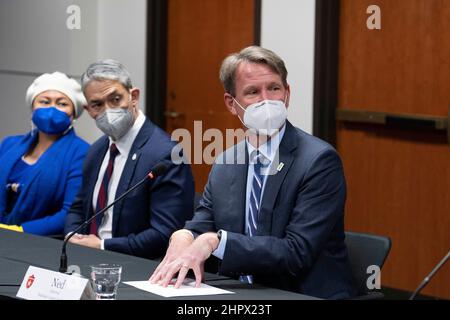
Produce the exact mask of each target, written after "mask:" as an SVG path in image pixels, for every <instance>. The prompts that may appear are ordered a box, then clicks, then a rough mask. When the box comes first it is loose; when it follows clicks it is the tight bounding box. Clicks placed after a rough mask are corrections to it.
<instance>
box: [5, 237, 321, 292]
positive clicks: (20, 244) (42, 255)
mask: <svg viewBox="0 0 450 320" xmlns="http://www.w3.org/2000/svg"><path fill="white" fill-rule="evenodd" d="M62 243H63V242H62V241H61V240H57V239H52V238H48V237H41V236H36V235H31V234H26V233H18V232H14V231H9V230H4V229H0V298H1V297H3V298H14V297H15V296H16V293H17V291H18V290H19V286H20V284H21V282H22V279H23V277H24V275H25V273H26V271H27V269H28V267H29V266H30V265H33V266H35V267H40V268H45V269H49V270H53V271H57V270H58V268H59V257H60V254H61V247H62ZM67 257H68V265H69V266H70V265H76V266H78V267H79V268H80V270H81V274H82V275H84V276H88V275H89V272H90V271H89V266H90V265H92V264H98V263H116V264H119V265H122V266H123V268H122V282H124V281H137V280H145V279H148V278H149V277H150V275H151V274H152V272H153V270H154V269H156V267H157V265H158V263H159V261H154V260H148V259H143V258H138V257H134V256H130V255H126V254H121V253H117V252H113V251H106V250H98V249H92V248H87V247H82V246H78V245H72V244H68V246H67ZM205 279H206V280H205V283H207V284H209V285H211V286H214V287H218V288H221V289H224V290H229V291H232V292H234V293H235V294H226V295H213V296H197V297H178V298H177V297H174V298H164V297H161V296H158V295H155V294H152V293H149V292H145V291H142V290H139V289H137V288H134V287H131V286H129V285H126V284H124V283H120V285H119V288H118V294H117V299H118V300H177V299H178V300H179V299H182V300H318V298H314V297H311V296H307V295H302V294H297V293H294V292H289V291H284V290H279V289H274V288H268V287H264V286H260V285H249V284H245V283H242V282H240V281H237V280H234V279H230V278H227V277H224V276H220V275H216V274H212V273H206V274H205Z"/></svg>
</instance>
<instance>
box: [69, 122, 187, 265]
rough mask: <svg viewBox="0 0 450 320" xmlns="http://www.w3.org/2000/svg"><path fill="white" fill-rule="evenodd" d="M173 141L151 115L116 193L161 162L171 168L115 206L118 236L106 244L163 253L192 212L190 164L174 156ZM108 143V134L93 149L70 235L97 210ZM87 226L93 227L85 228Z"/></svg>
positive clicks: (150, 253)
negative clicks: (98, 186) (95, 194)
mask: <svg viewBox="0 0 450 320" xmlns="http://www.w3.org/2000/svg"><path fill="white" fill-rule="evenodd" d="M174 146H175V143H174V142H172V141H171V140H170V137H169V136H168V134H167V133H165V132H164V131H163V130H161V129H160V128H158V127H157V126H156V125H154V124H153V123H152V122H150V121H149V120H148V119H146V121H145V123H144V125H143V126H142V128H141V130H140V131H139V133H138V135H137V137H136V139H135V141H134V142H133V145H132V147H131V150H130V154H129V158H128V159H127V161H126V164H125V167H124V169H123V172H122V175H121V177H120V181H119V185H118V187H117V191H116V198H118V197H119V196H120V195H122V194H123V193H124V192H125V191H126V190H128V189H129V188H131V187H132V186H133V185H135V184H136V183H137V182H139V181H140V180H142V179H143V178H144V177H145V176H146V175H147V174H148V173H149V172H150V171H151V169H152V168H153V167H154V166H155V165H156V164H157V163H159V162H164V163H165V164H166V165H167V166H168V170H167V172H166V173H165V174H164V175H162V176H160V177H158V178H156V179H154V180H149V181H147V182H146V183H145V184H144V185H143V186H141V187H139V188H137V189H136V190H134V191H132V192H131V193H130V194H128V195H127V196H126V197H125V198H124V199H123V200H121V201H119V202H118V203H117V204H115V205H114V207H113V226H112V227H113V228H112V236H113V238H111V239H106V240H105V249H107V250H113V251H117V252H122V253H126V254H130V255H135V256H140V257H145V258H157V257H160V256H162V255H163V254H164V252H165V250H166V249H167V244H168V240H169V237H170V235H171V234H172V233H173V232H174V231H175V230H177V229H180V228H181V227H183V225H184V223H185V221H186V220H188V219H190V218H191V217H192V214H193V203H194V192H195V189H194V180H193V177H192V173H191V168H190V166H189V165H187V164H180V165H175V164H174V163H173V162H172V161H171V152H172V149H173V147H174ZM108 147H109V139H108V137H107V136H103V137H101V138H100V139H99V140H97V141H96V142H95V143H94V144H93V145H92V146H91V148H90V149H89V152H88V155H87V156H86V159H85V162H84V168H83V183H82V187H81V190H80V192H79V193H78V195H77V197H76V199H75V201H74V203H73V205H72V207H71V209H70V211H69V214H68V216H67V220H66V226H65V233H66V234H67V233H69V232H71V231H74V230H75V228H77V227H78V226H79V225H80V224H82V223H83V222H84V221H85V220H87V219H88V218H89V217H91V216H92V215H93V207H92V197H93V192H94V187H95V183H96V181H97V177H98V174H99V171H100V166H101V164H102V161H103V158H104V156H105V154H106V152H107V150H108ZM134 155H136V156H134ZM88 231H89V227H87V228H85V230H84V231H83V232H84V233H88Z"/></svg>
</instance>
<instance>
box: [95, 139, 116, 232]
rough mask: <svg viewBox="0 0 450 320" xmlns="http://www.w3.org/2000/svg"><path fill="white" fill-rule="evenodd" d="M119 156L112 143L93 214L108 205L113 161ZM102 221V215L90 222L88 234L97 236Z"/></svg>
mask: <svg viewBox="0 0 450 320" xmlns="http://www.w3.org/2000/svg"><path fill="white" fill-rule="evenodd" d="M118 154H119V150H118V149H117V146H116V145H115V144H114V143H113V144H111V146H110V147H109V161H108V166H107V167H106V171H105V174H104V175H103V180H102V183H101V184H100V189H99V190H98V197H97V206H96V208H95V212H99V211H100V210H102V209H104V208H105V207H106V206H107V205H108V186H109V181H110V179H111V175H112V173H113V171H114V159H115V158H116V156H117V155H118ZM102 219H103V214H100V215H98V216H97V217H96V218H95V219H94V220H92V222H91V225H90V234H97V232H98V228H99V227H100V225H101V223H102Z"/></svg>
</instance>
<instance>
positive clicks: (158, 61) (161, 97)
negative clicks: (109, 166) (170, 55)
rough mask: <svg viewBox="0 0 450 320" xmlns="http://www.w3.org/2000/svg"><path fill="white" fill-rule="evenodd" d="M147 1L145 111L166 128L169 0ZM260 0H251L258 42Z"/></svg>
mask: <svg viewBox="0 0 450 320" xmlns="http://www.w3.org/2000/svg"><path fill="white" fill-rule="evenodd" d="M169 1H170V0H152V1H149V2H147V46H146V47H147V52H146V85H145V87H146V88H145V89H146V101H145V113H146V115H147V117H148V118H150V119H151V120H152V122H154V123H155V124H156V125H157V126H159V127H160V128H162V129H166V119H165V115H164V113H165V111H166V110H165V105H166V101H165V99H166V82H167V42H168V41H167V35H168V32H167V31H168V30H167V28H168V7H169V5H168V2H169ZM261 1H262V0H254V2H255V9H254V10H255V11H254V17H255V19H254V28H253V30H254V35H253V37H254V43H255V44H256V45H260V43H261Z"/></svg>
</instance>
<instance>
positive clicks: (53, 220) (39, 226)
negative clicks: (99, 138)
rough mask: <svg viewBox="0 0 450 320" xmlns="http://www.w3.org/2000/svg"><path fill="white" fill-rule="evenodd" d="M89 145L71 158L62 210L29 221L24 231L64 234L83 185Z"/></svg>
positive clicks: (81, 146) (24, 225)
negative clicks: (69, 214) (72, 207)
mask: <svg viewBox="0 0 450 320" xmlns="http://www.w3.org/2000/svg"><path fill="white" fill-rule="evenodd" d="M87 149H88V145H87V144H86V145H84V144H83V145H80V146H79V147H78V149H77V151H76V152H75V154H74V157H73V159H71V164H70V166H69V170H68V172H67V179H66V185H65V186H64V188H65V192H64V201H63V206H62V208H61V210H60V211H58V212H55V213H50V214H48V215H46V216H45V217H43V218H41V219H36V220H32V221H28V222H25V223H23V224H22V227H23V230H24V232H27V233H32V234H37V235H55V234H62V233H63V229H64V223H65V220H66V216H67V212H68V211H69V209H70V206H71V205H72V202H73V200H74V199H75V196H76V194H77V193H78V190H79V188H80V186H81V181H82V166H83V159H84V157H85V156H86V152H87Z"/></svg>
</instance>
